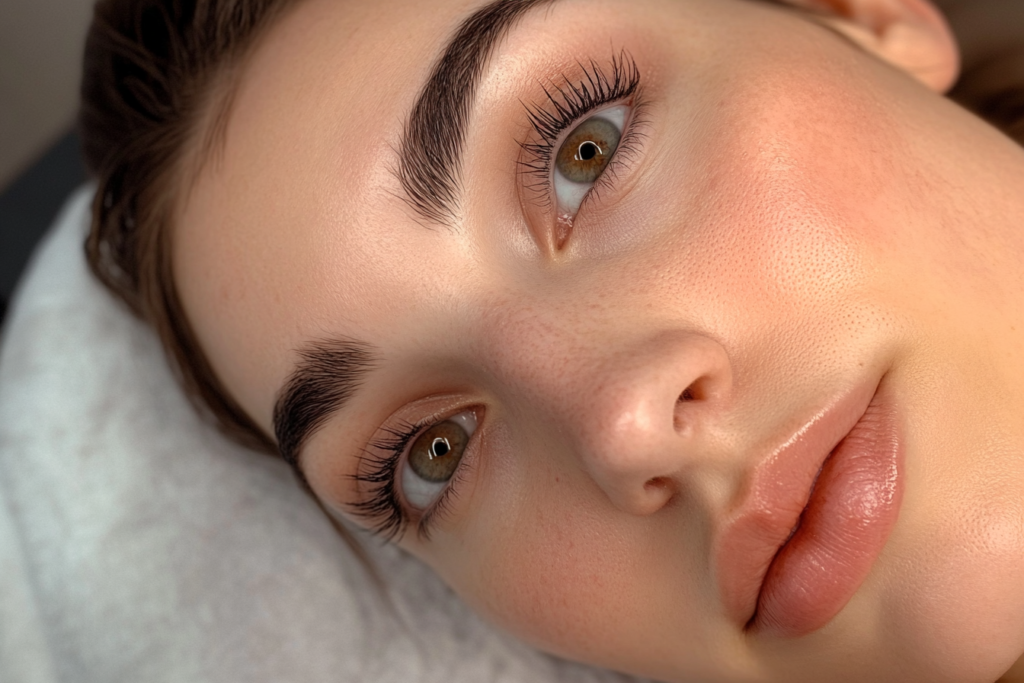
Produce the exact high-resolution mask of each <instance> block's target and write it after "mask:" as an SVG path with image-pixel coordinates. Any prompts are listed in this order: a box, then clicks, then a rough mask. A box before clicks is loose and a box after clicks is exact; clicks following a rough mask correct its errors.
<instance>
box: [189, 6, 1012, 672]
mask: <svg viewBox="0 0 1024 683" xmlns="http://www.w3.org/2000/svg"><path fill="white" fill-rule="evenodd" d="M794 4H796V3H794ZM799 4H801V5H803V6H813V7H815V8H816V9H817V10H820V11H822V12H823V13H824V14H823V15H822V16H821V17H820V19H818V20H817V23H816V21H812V20H810V19H807V18H805V17H803V16H801V15H799V14H798V13H793V12H790V11H788V10H785V9H783V8H777V7H773V6H768V5H762V4H758V3H752V2H746V1H745V0H559V2H557V3H555V4H553V5H551V6H550V7H549V8H545V9H542V10H539V11H533V12H531V13H529V14H528V15H526V17H525V18H524V19H523V21H522V22H521V23H520V24H519V25H518V26H517V27H515V28H514V29H513V30H512V32H511V33H510V34H509V36H508V37H507V39H506V40H504V41H503V42H502V44H501V45H500V47H499V48H498V50H497V52H496V53H495V54H494V55H493V57H492V59H491V60H490V61H489V62H488V66H487V68H486V73H485V76H484V80H483V84H482V86H481V88H480V91H479V93H478V97H477V99H476V102H475V104H474V106H473V110H472V115H471V122H470V128H469V132H468V136H467V139H466V147H465V161H464V164H463V166H462V169H461V178H462V186H463V189H464V196H463V199H462V201H461V204H460V207H459V211H458V213H457V217H456V219H455V220H454V221H453V222H452V225H450V226H438V225H431V224H425V223H424V221H423V220H421V219H419V218H418V217H417V216H416V215H415V214H414V213H413V211H412V209H411V208H410V206H409V205H408V204H407V203H406V202H404V201H403V200H402V199H401V188H400V186H399V184H398V182H397V180H396V179H395V176H394V175H393V173H392V171H393V169H394V168H395V164H396V156H395V155H396V152H395V150H396V149H397V147H398V141H399V139H400V135H401V132H402V126H403V123H404V121H405V118H406V116H407V114H408V112H409V110H410V108H411V106H412V104H413V102H414V101H415V98H416V95H417V93H418V91H419V89H420V87H421V86H422V84H423V82H424V80H425V79H426V77H427V75H428V73H429V70H430V68H431V65H432V64H433V62H434V60H435V59H436V58H437V57H438V50H440V49H441V42H442V41H443V39H444V38H445V37H446V36H448V35H450V34H451V32H452V31H453V30H454V29H455V27H456V26H457V25H458V23H459V22H460V21H461V20H462V19H464V18H465V17H466V16H467V15H468V14H469V13H471V12H472V11H474V10H475V9H477V8H478V7H480V5H481V3H480V2H479V0H439V1H436V2H432V3H431V11H429V12H425V11H423V7H424V6H423V3H421V2H412V1H410V0H387V1H380V2H372V3H356V2H344V3H341V2H336V1H335V0H305V1H304V2H302V3H301V4H299V5H298V6H297V7H296V8H295V10H294V11H291V12H290V13H289V14H287V15H286V16H285V17H284V18H283V19H282V20H281V21H280V23H279V24H278V25H277V26H275V27H274V28H273V29H272V30H271V31H270V32H269V34H268V35H267V36H266V37H265V40H263V41H262V43H261V44H260V46H259V48H258V49H257V50H256V51H255V52H254V54H252V55H251V57H250V59H249V60H248V63H247V65H246V68H245V70H244V72H243V73H242V74H241V77H240V81H239V84H238V89H237V92H236V93H235V94H234V98H233V100H232V107H231V111H230V117H229V119H228V121H227V125H226V129H225V138H224V140H223V145H222V146H221V147H219V148H218V149H217V150H216V152H215V153H214V154H213V155H212V156H211V157H210V159H208V160H206V163H202V164H198V163H197V164H196V165H192V166H188V168H190V169H193V168H200V170H199V171H198V172H197V173H195V174H192V173H190V174H188V177H189V183H188V186H189V191H188V192H183V193H182V201H181V203H180V206H179V210H178V213H177V220H176V225H175V231H174V235H173V246H174V251H173V258H174V269H175V270H174V272H175V276H176V280H177V283H178V286H179V289H180V294H181V296H182V299H183V301H184V304H185V307H186V310H187V313H188V315H189V317H190V320H191V321H192V323H193V325H194V327H195V330H196V332H197V334H198V337H199V339H200V341H201V343H202V346H203V348H204V349H205V350H206V351H207V353H208V355H209V358H210V359H211V362H212V363H213V366H214V368H216V370H217V372H218V374H219V376H220V377H221V379H222V380H223V382H224V383H225V385H226V386H227V387H228V389H229V390H230V391H231V393H232V394H233V395H234V396H235V397H237V399H238V400H239V402H240V403H241V405H242V406H243V407H244V408H245V409H246V410H247V411H248V412H249V414H250V415H252V416H253V417H254V418H255V419H256V420H257V421H258V422H259V424H261V425H262V426H263V427H264V428H265V429H267V430H268V431H271V430H272V425H271V421H272V411H273V405H274V401H275V398H276V397H277V395H278V392H279V391H280V389H281V386H282V385H283V383H284V382H285V380H286V379H287V377H288V376H289V374H290V373H291V372H292V370H293V369H294V367H295V363H296V362H297V356H296V349H298V348H300V347H302V346H304V345H306V344H308V343H310V342H312V341H315V340H318V339H324V338H328V339H330V338H355V339H360V340H364V341H366V342H368V343H370V344H372V345H373V346H374V347H376V349H377V353H378V356H379V359H380V360H379V362H378V365H377V368H376V369H375V370H374V371H373V372H372V373H371V374H370V375H369V376H368V377H367V378H366V380H365V381H364V383H363V385H362V387H361V389H360V390H359V392H358V393H357V395H356V396H355V398H354V399H353V400H352V402H351V403H350V404H349V405H347V406H346V407H345V409H344V410H342V411H341V412H339V413H338V414H336V415H334V416H333V417H332V418H331V419H330V420H329V421H328V422H327V423H326V424H325V426H324V427H323V428H322V429H321V430H320V431H318V432H317V433H316V435H315V436H314V437H313V438H312V439H311V440H310V441H309V443H308V444H307V446H306V448H305V449H304V452H303V453H302V458H301V465H302V467H303V470H304V472H305V473H306V475H307V477H308V479H309V482H310V484H311V486H312V488H313V489H314V491H315V493H316V494H317V495H318V496H319V497H320V498H321V499H323V500H324V501H325V502H326V503H327V505H328V506H330V507H331V508H333V509H335V510H337V511H338V512H339V514H348V513H347V512H346V511H347V510H348V509H349V507H348V506H349V505H350V504H351V503H352V502H357V501H359V500H360V497H361V496H365V495H367V492H366V490H365V487H363V486H360V485H358V484H356V483H354V482H353V479H352V475H354V474H356V473H357V472H359V471H360V467H365V462H363V461H362V460H361V456H362V454H363V449H365V448H366V447H367V444H368V443H370V442H372V441H373V440H374V439H379V438H380V436H381V434H382V433H383V431H382V430H385V429H386V428H387V427H388V426H389V425H394V424H396V423H397V422H399V421H406V422H417V421H419V420H424V419H427V418H430V417H431V416H442V417H443V416H447V415H453V414H456V413H458V412H460V411H467V410H472V411H473V412H474V413H476V415H477V417H478V421H479V427H478V429H477V432H476V433H475V434H474V436H473V439H472V441H471V444H470V447H469V450H467V452H466V455H465V456H464V458H463V462H462V465H461V468H460V469H461V470H464V472H463V473H462V475H461V476H460V477H459V481H458V484H457V487H458V488H457V495H455V496H454V497H452V498H451V504H450V505H449V506H448V507H447V508H446V511H445V513H444V514H443V515H441V516H440V517H439V518H438V519H437V520H436V523H435V524H434V525H433V527H432V528H431V533H430V535H429V538H421V537H419V536H418V535H417V534H416V533H415V530H410V531H409V532H407V533H406V534H404V535H403V536H402V538H401V539H400V540H399V542H400V544H401V545H402V546H403V547H404V548H406V549H408V550H409V551H410V552H412V553H413V554H414V555H416V556H417V557H419V558H421V559H422V560H423V561H424V562H426V563H427V564H429V565H430V566H432V567H433V568H434V569H435V570H436V571H437V572H438V573H439V574H440V575H441V576H442V577H443V578H444V579H445V580H446V581H447V582H449V583H450V584H451V585H452V587H453V588H454V589H455V590H456V591H457V592H458V593H459V594H460V595H461V596H462V597H463V598H464V599H465V600H466V601H467V602H468V603H470V604H471V605H473V606H474V607H475V608H476V609H477V610H479V611H480V612H481V613H483V614H484V615H486V616H487V617H489V618H490V619H492V620H493V621H494V622H495V623H497V624H499V625H501V626H503V627H504V628H506V629H507V630H509V631H510V632H512V633H515V634H517V635H519V636H521V637H522V638H524V639H526V640H527V641H529V642H532V643H534V644H536V645H537V646H539V647H541V648H544V649H546V650H549V651H551V652H554V653H557V654H560V655H564V656H566V657H570V658H574V659H579V660H583V661H587V662H592V663H595V664H598V665H602V666H607V667H610V668H613V669H617V670H622V671H627V672H632V673H636V674H641V675H645V676H650V677H653V678H656V679H659V680H664V681H679V682H683V681H785V682H787V683H790V682H791V683H799V682H801V681H806V682H809V683H810V682H817V681H826V680H827V681H851V682H863V681H877V682H882V681H900V682H902V683H907V682H911V681H922V682H925V681H926V682H928V683H939V682H941V681H957V682H978V683H983V682H984V683H991V682H992V681H995V680H997V679H999V678H1000V677H1001V676H1003V675H1004V674H1005V678H1004V679H1003V680H1005V681H1008V682H1009V681H1020V680H1024V671H1021V669H1022V668H1024V667H1022V665H1021V664H1019V663H1018V664H1017V666H1016V667H1015V668H1014V670H1013V671H1012V672H1010V671H1009V670H1010V669H1011V666H1013V665H1014V664H1015V662H1018V660H1019V659H1020V658H1021V656H1022V654H1024V495H1022V494H1024V268H1022V267H1021V265H1020V264H1021V263H1022V262H1024V230H1022V229H1021V228H1020V226H1022V225H1024V192H1021V187H1022V185H1024V151H1022V150H1021V148H1020V147H1018V146H1017V145H1015V144H1014V143H1013V142H1012V141H1011V140H1009V139H1007V138H1006V137H1004V136H1003V135H1001V134H999V133H998V132H996V131H995V130H993V129H992V128H991V127H989V126H988V125H987V124H985V123H983V122H981V121H980V120H979V119H977V118H975V117H974V116H973V115H971V114H969V113H967V112H965V111H964V110H962V109H961V108H959V107H958V106H957V105H955V104H953V103H951V102H949V101H948V100H946V99H944V98H943V97H941V95H940V93H941V92H943V91H944V90H945V89H947V88H948V87H949V86H950V85H951V84H952V82H953V81H954V80H955V78H956V74H957V69H958V59H959V57H958V52H957V48H956V45H955V43H954V41H953V39H952V36H951V35H950V33H949V30H948V28H947V26H946V24H945V23H944V21H943V20H942V18H941V15H940V14H939V13H938V11H937V10H936V9H935V8H934V7H932V6H931V5H930V4H928V2H926V0H829V1H826V0H821V2H816V1H811V0H807V1H806V2H800V3H799ZM821 22H824V23H827V24H828V27H827V28H826V27H823V26H822V23H821ZM842 36H845V38H844V37H842ZM621 49H626V50H628V51H629V53H630V54H631V55H632V56H633V58H634V59H635V61H636V63H637V66H638V68H639V69H640V72H641V75H642V82H643V86H644V92H645V98H646V102H647V109H646V112H645V119H646V123H645V124H644V133H645V137H644V139H643V141H642V143H641V145H640V146H639V148H638V152H637V153H636V154H635V155H634V158H633V160H632V161H631V162H630V164H628V166H626V167H624V169H623V170H621V171H620V172H619V173H618V174H617V177H616V179H615V181H614V183H612V184H611V185H609V186H608V187H607V188H606V189H604V190H602V192H601V195H600V197H599V198H597V199H596V200H594V201H591V202H589V203H585V204H584V206H583V208H582V210H581V211H580V214H579V215H578V216H577V219H576V222H575V224H574V226H573V230H572V233H571V235H569V237H568V240H567V241H566V242H565V244H564V245H562V247H561V248H558V241H557V240H555V239H553V238H552V234H553V231H554V230H556V221H554V220H553V219H552V216H551V214H550V211H549V210H546V209H545V208H544V206H543V204H542V203H538V202H536V201H535V199H532V198H531V197H532V195H531V194H530V193H527V192H524V191H523V187H522V185H523V182H524V181H523V179H522V177H521V176H520V175H519V174H518V173H517V163H516V162H517V160H518V159H519V158H520V157H519V155H520V153H521V152H520V148H519V144H518V143H519V142H521V141H523V140H524V139H526V138H527V137H528V136H529V134H530V131H529V126H528V124H527V122H526V118H525V112H524V107H523V103H524V102H525V103H542V102H543V94H542V92H541V87H542V85H543V84H544V83H549V82H551V81H556V82H558V81H559V79H560V76H561V74H566V75H567V76H570V78H571V77H572V74H573V73H574V72H573V71H572V65H573V64H575V63H576V62H577V60H579V61H586V60H590V59H594V60H596V61H598V62H599V63H604V64H607V63H608V61H609V60H610V58H611V57H612V55H613V54H618V52H619V50H621ZM196 149H199V145H198V144H197V145H196ZM195 161H197V162H198V161H201V160H198V159H197V160H195ZM872 379H880V380H881V381H882V382H883V386H884V387H885V389H886V392H887V394H888V395H889V396H890V397H892V400H893V402H894V405H895V406H896V409H897V412H898V414H899V416H900V420H901V429H902V433H903V435H904V440H905V448H906V468H905V487H906V488H905V495H904V500H903V505H902V508H901V511H900V515H899V519H898V522H897V523H896V526H895V529H894V530H893V532H892V534H891V536H890V537H889V540H888V542H887V544H886V545H885V548H884V550H883V551H882V554H881V556H880V557H879V558H878V560H877V561H876V562H875V564H874V565H873V567H872V568H871V572H870V574H869V575H868V577H867V579H866V580H865V582H864V583H863V584H862V585H861V587H860V588H859V590H858V591H857V592H856V594H855V595H854V597H853V599H852V600H851V601H850V602H849V603H848V604H847V605H846V606H845V607H844V608H843V609H842V610H841V611H840V613H839V614H838V615H837V616H836V617H835V618H834V619H832V620H831V622H830V623H828V624H827V625H826V626H825V627H824V628H821V629H819V630H817V631H815V632H813V633H811V634H809V635H805V636H802V637H798V638H783V637H776V636H772V635H770V634H749V633H747V632H745V631H744V630H743V625H742V624H737V623H734V621H732V620H730V619H729V618H728V617H727V615H726V613H725V610H724V607H723V604H722V600H721V596H720V593H719V590H718V586H717V585H716V575H715V572H714V567H713V548H714V547H715V543H716V541H717V539H718V538H719V534H720V533H721V530H722V529H723V527H724V526H725V525H726V523H727V522H728V520H729V519H730V515H731V514H733V512H734V510H735V506H736V504H737V501H738V500H740V499H741V498H742V495H743V492H744V490H745V488H744V487H745V485H747V484H748V483H749V480H750V476H751V472H752V471H753V470H754V468H755V467H756V466H757V465H758V463H759V462H760V461H761V460H763V458H765V457H766V454H768V453H769V452H770V451H771V450H772V449H773V448H776V447H777V446H778V445H779V444H781V443H783V442H784V441H785V440H786V439H787V438H788V437H789V436H791V435H792V434H793V433H794V431H795V430H797V429H798V428H800V426H801V425H802V424H805V423H806V422H807V420H808V419H810V418H811V417H812V416H813V415H814V413H815V411H817V410H819V409H820V408H821V407H822V406H823V405H824V404H825V403H826V402H827V401H828V400H830V399H831V398H832V397H834V396H836V395H837V394H839V393H841V392H843V391H845V390H847V389H849V388H850V387H851V386H853V385H856V384H857V383H859V382H863V381H870V380H872ZM689 387H694V388H695V389H696V391H695V394H694V400H690V401H686V402H680V401H679V400H678V399H679V397H680V395H681V393H682V392H683V391H684V390H686V389H687V388H689ZM352 519H353V521H354V522H355V523H357V524H363V525H368V524H369V522H368V521H367V520H365V519H361V518H352Z"/></svg>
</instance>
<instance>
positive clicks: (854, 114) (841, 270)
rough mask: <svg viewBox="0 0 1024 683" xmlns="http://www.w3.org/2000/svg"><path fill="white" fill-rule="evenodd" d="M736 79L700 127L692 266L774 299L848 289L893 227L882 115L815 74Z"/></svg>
mask: <svg viewBox="0 0 1024 683" xmlns="http://www.w3.org/2000/svg"><path fill="white" fill-rule="evenodd" d="M804 71H805V72H806V69H805V70H804ZM744 82H749V83H752V84H756V87H749V86H744V85H741V86H737V87H735V88H734V89H733V90H730V91H729V92H726V93H723V99H722V101H721V104H720V105H719V108H718V109H716V110H715V111H714V112H713V113H711V115H709V116H708V117H707V118H706V120H705V121H704V122H703V123H702V126H701V128H702V131H703V132H702V133H701V138H702V140H703V141H704V142H703V143H702V149H701V150H700V151H699V152H698V153H697V154H696V160H701V162H700V163H701V165H702V166H703V168H702V169H701V172H700V173H697V174H691V175H696V177H698V178H701V183H700V185H699V187H698V188H697V190H696V192H695V193H694V196H695V200H696V203H695V206H694V210H693V211H691V212H690V221H689V230H692V231H696V232H697V234H698V238H697V241H696V242H695V244H694V246H696V247H698V249H697V251H699V252H700V253H701V254H702V256H703V257H704V258H703V259H702V260H700V261H696V262H695V263H694V264H693V270H692V272H693V273H694V276H695V277H700V278H704V279H705V280H707V281H708V286H709V287H710V286H711V285H712V284H714V285H715V286H718V287H723V286H726V287H729V290H730V293H733V294H736V295H738V296H741V297H742V298H743V299H744V300H749V301H750V302H751V303H754V302H757V301H760V302H761V303H770V304H771V305H772V306H774V307H778V306H783V307H785V308H794V307H795V308H800V307H804V306H807V305H813V304H814V303H815V302H818V303H827V302H830V301H833V300H836V299H843V298H844V297H845V298H846V299H848V292H849V291H850V289H851V288H854V287H856V286H857V285H858V284H860V283H862V282H863V278H864V277H865V272H866V271H867V267H866V264H865V263H864V254H865V253H866V247H865V245H877V244H878V242H879V240H880V239H882V237H881V236H884V234H885V233H886V231H888V230H891V229H892V225H891V224H890V223H891V221H892V220H893V217H892V216H891V210H890V209H889V208H887V207H891V206H896V204H895V203H894V202H892V201H890V200H889V199H888V198H887V194H888V190H887V182H886V178H885V174H886V173H887V172H888V171H887V170H886V169H887V168H888V167H887V165H886V164H885V163H884V160H882V159H879V158H878V156H879V155H881V154H883V152H881V151H879V148H881V147H884V146H885V145H884V144H883V142H884V140H885V139H887V138H888V136H889V133H888V132H887V131H888V130H889V129H890V127H889V126H888V125H887V123H886V117H885V116H884V115H883V114H882V113H881V112H878V111H876V110H875V109H873V108H872V107H871V106H869V105H867V104H865V103H864V102H863V101H861V99H862V98H861V97H860V96H858V95H857V94H856V93H853V92H848V91H845V90H842V89H839V88H837V87H834V86H833V85H831V84H829V83H824V82H821V81H818V80H815V79H814V74H813V73H810V74H806V73H804V74H798V75H794V76H781V75H779V74H778V73H773V74H771V75H770V76H765V77H764V78H763V79H758V78H756V77H755V78H751V79H745V81H744ZM689 161H690V163H693V162H694V161H695V160H694V159H690V160H689ZM874 248H875V247H872V249H874ZM708 257H710V258H708ZM785 308H784V309H783V310H785ZM776 310H778V309H777V308H776Z"/></svg>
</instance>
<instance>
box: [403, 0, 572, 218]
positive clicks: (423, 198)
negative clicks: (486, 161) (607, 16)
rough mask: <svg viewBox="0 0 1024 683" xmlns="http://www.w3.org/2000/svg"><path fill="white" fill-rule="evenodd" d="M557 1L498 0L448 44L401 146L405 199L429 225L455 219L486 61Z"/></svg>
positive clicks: (475, 15)
mask: <svg viewBox="0 0 1024 683" xmlns="http://www.w3.org/2000/svg"><path fill="white" fill-rule="evenodd" d="M552 2H554V0H495V1H494V2H491V3H489V4H487V5H485V6H484V7H482V8H480V9H479V10H477V11H476V12H474V13H473V14H471V15H470V16H469V17H468V18H467V19H466V20H465V21H463V22H462V24H461V25H460V26H459V28H458V30H457V31H456V32H455V35H454V36H453V37H452V38H451V39H450V40H449V41H448V44H447V45H446V47H445V49H444V53H443V54H442V56H441V59H440V60H439V61H438V62H437V64H435V65H434V69H433V71H431V73H430V77H429V78H428V79H427V82H426V84H425V85H424V86H423V89H422V90H421V91H420V95H419V97H418V98H417V100H416V104H415V106H414V107H413V109H412V113H411V114H410V116H409V121H408V122H407V123H406V126H405V130H404V132H403V134H402V140H401V144H400V152H399V161H398V169H397V175H398V179H399V181H400V182H401V184H402V189H403V190H404V192H405V200H406V201H407V202H408V203H409V205H410V206H412V208H413V209H414V210H415V211H416V213H417V214H419V216H420V217H421V218H423V219H424V220H426V221H427V222H431V223H440V224H448V223H450V221H451V220H453V219H454V218H455V213H456V209H457V205H458V197H459V192H460V183H459V168H460V159H461V156H462V148H463V143H464V141H465V137H466V127H467V126H468V124H469V112H470V105H471V104H472V101H473V97H474V95H475V94H476V88H477V85H478V84H479V81H480V78H481V76H482V74H483V69H484V65H485V64H486V62H487V58H488V57H489V56H490V54H491V52H492V51H493V50H494V47H495V46H496V45H497V44H498V42H499V41H500V40H501V39H502V38H503V37H505V36H506V35H507V34H508V32H509V30H510V29H511V28H512V27H513V26H514V25H515V24H516V22H517V21H518V20H519V19H520V18H521V17H522V16H523V15H524V14H525V13H526V12H527V11H528V10H530V9H533V8H534V7H537V6H540V5H545V4H550V3H552Z"/></svg>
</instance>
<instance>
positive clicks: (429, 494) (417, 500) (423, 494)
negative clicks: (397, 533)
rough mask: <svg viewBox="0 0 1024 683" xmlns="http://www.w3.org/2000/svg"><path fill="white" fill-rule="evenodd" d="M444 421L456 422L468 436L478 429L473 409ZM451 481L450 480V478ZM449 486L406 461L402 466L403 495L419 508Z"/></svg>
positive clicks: (424, 507) (433, 499)
mask: <svg viewBox="0 0 1024 683" xmlns="http://www.w3.org/2000/svg"><path fill="white" fill-rule="evenodd" d="M442 421H443V422H454V423H455V424H457V425H459V426H460V427H462V428H463V429H464V430H465V432H466V434H467V436H469V437H472V436H473V432H475V431H476V413H474V412H473V411H471V410H467V411H466V412H463V413H459V414H458V415H453V416H452V417H449V418H448V419H447V420H442ZM449 481H450V480H449ZM447 486H448V482H447V481H441V482H433V481H427V480H426V479H424V478H423V477H421V476H419V475H418V474H416V472H415V471H414V470H413V468H412V467H410V466H409V465H408V463H406V464H405V465H404V466H403V467H402V495H403V496H404V497H405V500H406V502H408V503H409V505H411V506H413V507H414V508H416V509H417V510H426V509H427V508H429V507H430V506H431V505H433V504H434V501H436V500H437V498H438V497H439V496H440V495H441V494H442V493H443V492H444V490H445V488H446V487H447Z"/></svg>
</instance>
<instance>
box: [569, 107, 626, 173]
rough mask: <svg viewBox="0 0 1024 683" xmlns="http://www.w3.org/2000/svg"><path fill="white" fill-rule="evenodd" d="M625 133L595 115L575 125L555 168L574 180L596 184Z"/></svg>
mask: <svg viewBox="0 0 1024 683" xmlns="http://www.w3.org/2000/svg"><path fill="white" fill-rule="evenodd" d="M621 137H622V134H621V133H620V132H619V129H618V128H616V127H615V124H613V123H612V122H610V121H608V120H606V119H604V118H601V117H598V116H595V117H593V118H591V119H587V120H586V121H584V122H583V123H581V124H580V125H579V126H577V127H576V129H575V130H573V131H572V133H570V134H569V137H568V138H566V140H565V142H563V143H562V147H561V148H560V149H559V150H558V156H557V157H556V158H555V170H556V171H557V172H558V173H559V174H561V175H562V177H563V178H565V179H566V180H568V181H570V182H573V183H581V184H582V183H593V182H594V181H596V180H597V179H598V178H599V177H600V176H601V174H602V173H603V172H604V169H605V168H607V167H608V162H609V161H611V158H612V155H613V154H615V150H616V149H617V148H618V146H619V139H620V138H621Z"/></svg>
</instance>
